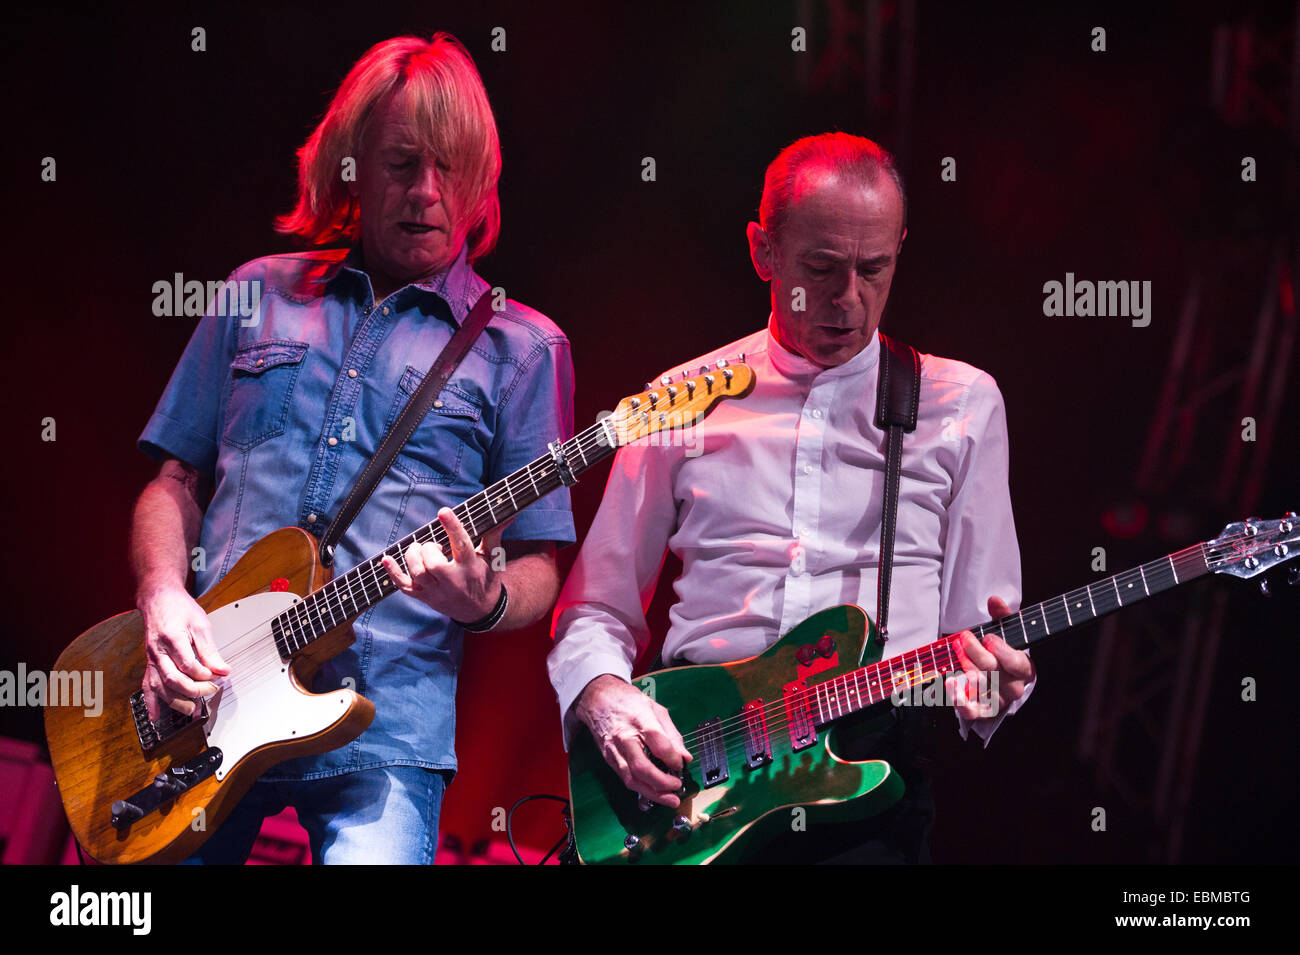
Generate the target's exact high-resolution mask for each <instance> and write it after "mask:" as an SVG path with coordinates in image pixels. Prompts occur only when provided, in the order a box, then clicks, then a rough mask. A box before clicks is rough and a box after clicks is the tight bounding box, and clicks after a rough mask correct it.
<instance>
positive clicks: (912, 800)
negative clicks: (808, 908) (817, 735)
mask: <svg viewBox="0 0 1300 955" xmlns="http://www.w3.org/2000/svg"><path fill="white" fill-rule="evenodd" d="M891 714H892V715H891V716H890V717H889V721H890V722H889V725H888V726H887V727H886V728H884V729H881V730H867V729H866V728H865V727H864V724H865V723H866V722H867V721H866V720H860V719H858V720H857V722H856V723H855V722H853V720H854V719H857V718H856V717H855V718H851V720H848V721H843V722H842V723H841V725H840V726H839V730H838V732H839V740H838V742H839V746H838V748H837V749H836V752H837V754H838V755H839V756H840V757H841V758H844V759H851V760H859V759H885V760H888V761H889V763H890V765H892V766H893V768H894V769H895V770H896V771H897V772H898V773H899V774H900V775H901V776H902V777H903V782H904V784H905V785H906V787H907V789H906V792H904V794H903V797H902V799H900V800H899V801H898V802H897V803H895V804H894V805H893V806H892V807H891V808H890V809H888V810H886V811H885V812H883V813H880V814H879V815H876V816H872V817H871V818H868V819H864V820H861V821H857V822H843V823H833V824H819V825H810V826H809V827H808V830H807V831H806V832H785V833H782V834H781V835H780V836H779V837H777V838H776V839H774V840H772V841H770V842H768V843H767V844H766V845H765V846H764V847H762V848H761V849H758V850H757V851H755V852H753V853H751V854H750V855H749V856H748V857H747V858H746V860H745V861H746V862H748V863H751V864H758V865H929V864H930V830H931V828H932V826H933V825H934V797H933V791H932V787H931V782H930V777H929V775H928V774H927V773H926V772H925V771H924V770H923V769H922V768H920V766H921V765H923V764H924V762H925V761H924V760H923V759H919V758H918V754H917V752H916V746H917V741H918V738H919V736H920V722H921V716H922V708H921V707H906V706H905V707H898V708H896V709H893V710H891ZM876 718H877V719H878V718H879V717H876Z"/></svg>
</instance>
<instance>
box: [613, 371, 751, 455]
mask: <svg viewBox="0 0 1300 955" xmlns="http://www.w3.org/2000/svg"><path fill="white" fill-rule="evenodd" d="M753 390H754V371H753V369H752V368H750V367H749V366H748V365H746V364H745V363H744V362H743V361H742V362H728V361H725V360H723V361H719V362H718V364H717V367H715V368H713V369H712V370H710V369H709V367H708V366H707V365H706V366H705V367H703V368H701V369H700V373H699V374H697V375H682V376H680V377H678V378H674V379H671V380H670V379H669V378H668V377H667V376H664V377H663V378H661V379H660V380H659V386H658V387H653V386H651V385H647V386H646V390H645V391H643V392H641V393H640V394H635V395H629V396H628V397H626V398H624V399H623V400H622V401H620V402H619V403H618V407H617V408H616V409H615V410H614V413H613V414H611V415H610V416H609V417H608V418H606V419H605V420H604V425H605V428H606V431H607V432H608V433H611V434H612V437H613V438H614V439H615V442H616V443H615V447H622V446H623V445H625V444H631V443H632V442H633V441H636V440H637V439H638V438H644V437H648V436H649V435H652V434H658V433H659V432H662V431H672V430H676V429H678V428H685V427H690V426H692V425H695V424H698V423H699V422H700V421H702V420H704V417H705V416H706V415H708V414H709V412H711V411H712V410H713V409H714V408H715V407H716V406H717V404H718V402H720V401H722V400H723V399H724V398H743V397H745V395H747V394H749V393H750V392H751V391H753Z"/></svg>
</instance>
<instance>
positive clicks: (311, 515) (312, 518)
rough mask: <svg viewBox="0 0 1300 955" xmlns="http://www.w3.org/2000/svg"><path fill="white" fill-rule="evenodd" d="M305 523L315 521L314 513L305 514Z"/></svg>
mask: <svg viewBox="0 0 1300 955" xmlns="http://www.w3.org/2000/svg"><path fill="white" fill-rule="evenodd" d="M307 523H308V524H315V523H316V515H315V514H308V515H307Z"/></svg>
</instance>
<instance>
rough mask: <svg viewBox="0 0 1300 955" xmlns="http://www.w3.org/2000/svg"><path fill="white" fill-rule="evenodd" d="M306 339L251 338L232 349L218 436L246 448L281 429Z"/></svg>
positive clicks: (305, 353)
mask: <svg viewBox="0 0 1300 955" xmlns="http://www.w3.org/2000/svg"><path fill="white" fill-rule="evenodd" d="M306 355H307V343H306V342H293V341H284V340H273V341H261V342H254V343H253V344H251V345H245V346H244V347H243V348H240V349H238V350H237V351H236V352H235V359H234V361H232V362H231V363H230V391H229V394H228V395H227V398H226V424H225V431H224V432H223V433H222V440H223V441H225V443H226V444H229V445H232V446H234V447H236V448H239V449H241V450H245V451H246V450H248V449H249V448H251V447H253V446H254V445H257V444H261V443H262V442H263V441H266V440H268V439H269V438H274V437H276V436H277V435H281V434H283V433H284V424H285V421H286V420H287V419H288V417H289V404H290V402H291V401H292V400H293V389H294V384H295V383H296V382H297V380H298V374H299V372H301V371H302V360H303V358H305V357H306Z"/></svg>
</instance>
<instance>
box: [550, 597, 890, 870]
mask: <svg viewBox="0 0 1300 955" xmlns="http://www.w3.org/2000/svg"><path fill="white" fill-rule="evenodd" d="M826 638H829V643H826V642H821V643H820V647H821V651H820V652H817V653H816V654H815V658H814V659H813V660H812V661H811V663H810V664H809V665H804V664H803V663H801V662H800V660H799V659H798V657H797V656H796V654H797V653H798V652H799V651H800V649H801V648H807V647H810V646H817V645H818V644H819V641H825V640H826ZM832 648H833V649H832ZM828 651H829V652H828ZM880 651H881V648H880V644H879V642H878V641H877V639H876V631H875V628H874V626H873V625H872V624H871V621H870V620H869V619H868V618H867V615H866V614H865V613H864V612H863V611H862V610H861V608H859V607H855V606H841V607H833V608H831V609H829V610H824V611H822V612H820V613H817V614H814V615H813V616H811V617H809V618H808V619H807V620H805V621H803V622H802V623H801V624H799V625H798V626H797V627H795V628H794V629H793V630H791V631H790V632H789V633H787V634H786V635H785V636H784V637H782V638H781V639H780V640H779V641H777V642H776V643H775V644H773V645H772V646H771V647H769V648H768V649H767V650H766V651H764V652H763V653H762V654H760V655H758V656H756V657H751V658H750V659H748V660H740V661H737V662H734V663H724V664H718V665H701V666H682V667H673V668H670V669H666V670H659V671H657V672H654V673H649V674H647V675H646V676H644V677H641V678H640V679H638V680H637V681H636V682H637V684H638V685H639V686H640V687H641V688H642V689H643V690H644V691H645V692H646V693H647V694H648V695H651V697H652V699H654V700H655V701H656V702H657V703H659V704H660V705H662V706H664V707H666V708H667V710H668V712H669V713H670V715H671V716H672V719H673V723H674V724H675V725H676V726H677V728H678V730H680V731H681V733H682V735H683V736H684V737H686V738H687V740H688V748H689V749H691V751H692V753H696V752H697V751H699V750H700V749H702V748H704V747H703V746H701V745H700V744H699V743H698V739H699V738H700V737H701V734H700V733H699V732H697V727H698V726H699V725H700V724H701V723H704V722H705V721H709V720H715V719H720V720H721V721H722V722H721V724H719V725H718V727H717V730H716V731H715V732H716V733H719V734H721V740H722V742H721V745H722V746H723V747H725V749H726V752H727V756H726V763H727V774H728V776H727V778H726V779H725V781H719V782H714V783H712V784H709V783H708V782H707V781H706V780H705V779H704V773H705V772H706V771H707V768H706V766H705V761H704V760H702V759H700V758H697V759H696V760H695V761H693V762H691V763H689V764H687V767H686V772H685V775H684V778H683V782H684V785H685V790H686V791H685V794H684V795H683V796H682V803H681V805H680V806H678V807H677V808H675V809H669V808H666V807H663V806H658V805H651V806H650V808H649V809H648V810H645V811H643V810H642V809H641V808H640V807H639V805H638V800H637V797H636V795H635V794H633V793H632V792H630V791H629V790H628V789H627V787H625V786H624V785H623V783H622V781H621V780H620V779H619V778H618V776H617V774H616V773H615V772H614V771H613V770H612V769H610V767H609V766H608V764H606V762H605V760H604V758H603V757H602V756H601V754H600V752H599V750H598V749H597V747H596V744H595V742H594V740H592V738H591V735H590V734H589V733H587V732H585V731H584V732H580V733H578V734H577V737H578V738H576V739H575V740H574V741H573V744H572V748H571V750H570V753H569V788H570V804H571V808H572V813H573V829H574V837H575V840H576V843H577V848H578V854H579V856H580V857H581V859H582V861H583V862H586V863H615V864H617V863H625V864H649V865H666V864H701V863H709V862H739V861H742V860H743V859H744V858H745V855H746V852H747V850H749V849H751V848H757V847H758V846H760V845H762V844H763V842H764V841H766V839H767V838H769V837H770V836H772V835H773V834H776V833H779V832H781V831H789V829H790V827H791V825H792V824H794V823H796V822H797V821H802V822H806V823H807V824H809V825H813V824H818V823H828V822H845V821H850V820H855V819H865V818H868V817H869V816H872V815H875V814H877V813H879V812H882V811H883V810H885V809H887V808H889V807H890V806H891V805H893V804H894V803H895V802H897V801H898V799H899V798H900V797H901V796H902V794H903V781H902V778H901V777H900V776H899V775H898V774H897V773H896V772H894V770H893V769H892V767H891V766H890V765H889V764H888V763H887V762H884V761H882V760H869V761H862V762H850V761H846V760H843V759H840V758H839V757H838V756H837V755H836V753H835V733H836V730H835V728H834V727H831V728H830V730H829V732H828V733H826V734H824V735H823V734H822V733H821V730H817V731H816V732H817V738H816V741H815V742H813V743H812V744H811V745H796V742H795V740H794V739H793V738H792V735H791V729H790V724H789V722H788V719H787V715H786V714H787V710H786V709H785V707H784V706H783V705H782V700H783V695H784V694H785V692H786V689H787V688H788V687H789V686H790V685H791V684H796V683H797V684H800V685H805V686H814V685H816V684H817V683H820V682H824V681H826V680H829V679H832V678H834V677H837V676H840V675H841V674H843V673H846V672H848V671H849V670H852V669H855V668H857V667H858V666H859V665H860V664H862V663H870V662H875V661H876V660H878V659H879V658H880ZM808 655H809V654H808V651H807V650H806V649H805V650H804V656H805V658H807V657H808ZM760 700H761V701H762V704H763V709H762V712H763V713H765V714H766V738H767V740H768V741H769V742H770V760H768V761H767V762H766V763H765V764H763V765H760V766H758V767H757V768H750V767H749V765H748V760H747V755H748V754H747V750H746V738H747V737H746V731H745V726H746V725H748V726H751V727H755V726H756V725H757V724H756V720H757V717H756V716H751V717H750V719H749V721H748V723H747V724H746V721H745V718H744V717H743V716H742V715H741V714H742V712H743V708H744V707H745V705H746V704H751V705H752V704H753V703H754V701H760ZM886 705H888V704H886ZM751 712H757V711H754V710H751ZM888 718H889V717H888V716H887V715H886V716H884V717H882V722H883V720H887V719H888ZM795 732H796V733H797V732H798V730H797V729H796V730H795ZM693 739H695V740H697V742H696V743H692V742H691V741H692V740H693ZM715 751H716V750H715ZM796 807H803V809H804V813H802V814H796V813H795V812H793V810H794V809H795V808H796ZM683 816H684V817H686V820H688V821H689V823H690V829H689V831H687V829H686V827H685V824H684V822H682V821H681V820H679V818H678V817H683ZM674 821H678V827H677V828H675V827H674ZM629 834H632V835H634V836H636V837H638V839H639V842H638V844H637V846H636V847H634V848H628V846H627V844H626V842H625V840H627V839H628V837H629Z"/></svg>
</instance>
